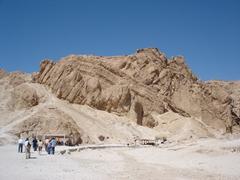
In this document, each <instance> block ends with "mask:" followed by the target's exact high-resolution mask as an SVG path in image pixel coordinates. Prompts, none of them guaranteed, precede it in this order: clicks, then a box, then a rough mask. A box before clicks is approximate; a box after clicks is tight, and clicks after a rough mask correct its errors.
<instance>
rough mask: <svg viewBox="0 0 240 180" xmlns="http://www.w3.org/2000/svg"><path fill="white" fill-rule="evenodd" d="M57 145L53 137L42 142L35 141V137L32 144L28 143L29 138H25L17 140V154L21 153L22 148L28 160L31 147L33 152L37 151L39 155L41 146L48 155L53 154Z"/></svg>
mask: <svg viewBox="0 0 240 180" xmlns="http://www.w3.org/2000/svg"><path fill="white" fill-rule="evenodd" d="M56 145H57V141H56V139H55V138H54V137H53V138H51V139H48V138H47V139H45V141H44V142H43V141H42V140H41V139H39V140H38V139H37V138H36V137H35V138H33V139H32V142H30V140H29V138H26V139H25V140H24V139H23V138H21V137H20V138H19V140H18V152H19V153H22V152H23V147H24V148H25V153H26V159H29V158H30V152H31V147H33V150H34V151H38V153H39V154H41V152H42V149H43V146H44V147H45V151H46V152H47V153H48V154H55V147H56Z"/></svg>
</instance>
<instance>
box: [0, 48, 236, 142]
mask: <svg viewBox="0 0 240 180" xmlns="http://www.w3.org/2000/svg"><path fill="white" fill-rule="evenodd" d="M0 114H1V116H0V128H1V129H0V143H1V144H4V143H9V142H11V141H15V139H16V137H17V136H19V135H22V136H35V135H36V136H43V135H45V134H65V135H66V136H68V137H70V138H71V140H72V142H73V143H74V144H80V143H101V142H109V143H115V142H116V143H118V142H124V143H126V142H132V141H133V139H135V138H149V139H154V138H156V137H163V136H164V137H167V138H168V139H172V140H184V139H189V138H199V137H220V136H223V135H224V134H226V133H238V132H239V129H240V128H239V123H240V83H239V82H224V81H208V82H202V81H200V80H198V78H197V77H196V76H195V75H194V74H193V73H192V72H191V70H190V69H189V68H188V66H187V64H186V62H185V60H184V58H183V57H182V56H176V57H173V58H171V59H169V58H167V57H166V56H165V54H164V53H162V52H160V51H159V50H158V49H156V48H147V49H140V50H137V52H136V53H134V54H132V55H127V56H113V57H105V56H87V55H81V56H76V55H71V56H68V57H65V58H63V59H61V60H60V61H58V62H53V61H51V60H44V61H42V62H41V65H40V70H39V72H37V73H33V74H26V73H21V72H12V73H8V72H5V71H4V70H1V71H0Z"/></svg>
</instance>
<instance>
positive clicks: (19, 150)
mask: <svg viewBox="0 0 240 180" xmlns="http://www.w3.org/2000/svg"><path fill="white" fill-rule="evenodd" d="M23 144H24V140H23V139H22V138H21V137H20V138H19V139H18V152H19V153H22V151H23Z"/></svg>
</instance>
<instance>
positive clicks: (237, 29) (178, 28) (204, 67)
mask: <svg viewBox="0 0 240 180" xmlns="http://www.w3.org/2000/svg"><path fill="white" fill-rule="evenodd" d="M144 47H157V48H159V49H160V50H161V51H163V52H165V53H166V55H167V56H168V57H171V56H174V55H184V56H185V58H186V61H187V64H188V65H189V66H190V68H191V69H192V70H193V72H194V73H195V74H196V75H198V76H199V78H200V79H202V80H208V79H223V80H237V79H240V58H239V57H240V54H239V53H240V1H239V0H95V1H94V0H78V1H77V0H15V1H14V0H0V68H4V69H6V70H7V71H15V70H20V71H25V72H33V71H38V70H39V63H40V61H41V60H42V59H45V58H49V59H53V60H58V59H59V58H61V57H64V56H67V55H69V54H95V55H122V54H123V55H124V54H131V53H134V52H135V50H136V49H138V48H144Z"/></svg>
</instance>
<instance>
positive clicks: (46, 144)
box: [44, 138, 49, 152]
mask: <svg viewBox="0 0 240 180" xmlns="http://www.w3.org/2000/svg"><path fill="white" fill-rule="evenodd" d="M48 144H49V139H48V138H46V139H45V141H44V146H45V151H46V152H48Z"/></svg>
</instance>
